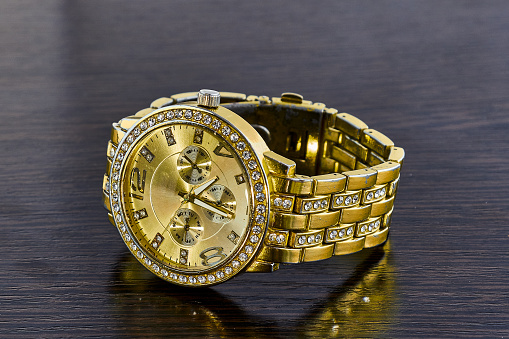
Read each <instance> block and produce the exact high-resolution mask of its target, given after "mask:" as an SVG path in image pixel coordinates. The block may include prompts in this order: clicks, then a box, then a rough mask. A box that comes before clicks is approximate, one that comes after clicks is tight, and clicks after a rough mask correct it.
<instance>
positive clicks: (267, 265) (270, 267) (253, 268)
mask: <svg viewBox="0 0 509 339" xmlns="http://www.w3.org/2000/svg"><path fill="white" fill-rule="evenodd" d="M278 269H279V264H278V263H273V262H268V261H264V260H254V261H253V262H252V263H251V264H250V265H249V266H248V267H247V269H246V272H256V273H270V272H274V271H277V270H278Z"/></svg>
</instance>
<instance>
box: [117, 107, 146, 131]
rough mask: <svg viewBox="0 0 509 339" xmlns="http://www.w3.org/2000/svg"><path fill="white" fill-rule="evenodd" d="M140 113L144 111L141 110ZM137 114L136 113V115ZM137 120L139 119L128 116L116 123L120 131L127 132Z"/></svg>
mask: <svg viewBox="0 0 509 339" xmlns="http://www.w3.org/2000/svg"><path fill="white" fill-rule="evenodd" d="M141 111H144V110H141ZM141 111H140V112H141ZM138 113H139V112H138ZM138 113H136V114H138ZM138 120H140V118H139V117H137V116H135V115H130V116H128V117H125V118H123V119H122V120H120V121H119V122H118V125H119V127H120V128H121V129H123V130H125V131H127V130H128V129H129V128H131V127H132V126H133V125H135V124H136V123H137V122H138Z"/></svg>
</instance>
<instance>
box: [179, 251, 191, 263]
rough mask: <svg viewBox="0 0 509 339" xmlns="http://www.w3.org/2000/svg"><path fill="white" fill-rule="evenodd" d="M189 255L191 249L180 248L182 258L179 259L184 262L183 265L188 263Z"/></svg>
mask: <svg viewBox="0 0 509 339" xmlns="http://www.w3.org/2000/svg"><path fill="white" fill-rule="evenodd" d="M188 255H189V251H188V250H186V249H184V248H181V249H180V259H179V262H180V263H181V264H182V265H186V264H187V257H188Z"/></svg>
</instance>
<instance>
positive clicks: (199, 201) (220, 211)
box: [192, 197, 233, 219]
mask: <svg viewBox="0 0 509 339" xmlns="http://www.w3.org/2000/svg"><path fill="white" fill-rule="evenodd" d="M192 203H193V204H195V205H197V206H200V207H203V208H205V209H206V210H209V211H211V212H213V213H216V214H219V215H220V216H222V217H226V218H229V219H232V218H233V214H232V213H230V212H228V211H226V210H224V209H222V208H218V207H215V206H213V205H211V204H210V202H208V201H205V200H202V199H200V198H198V197H194V199H193V201H192Z"/></svg>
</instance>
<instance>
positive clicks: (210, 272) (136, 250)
mask: <svg viewBox="0 0 509 339" xmlns="http://www.w3.org/2000/svg"><path fill="white" fill-rule="evenodd" d="M189 111H191V112H192V114H189ZM184 112H185V113H188V114H183V113H184ZM174 116H175V118H176V119H175V120H173V117H174ZM196 116H199V117H200V118H201V117H202V116H203V117H204V119H201V120H199V121H197V119H195V118H194V117H196ZM209 117H210V118H209ZM177 119H178V120H177ZM211 119H212V121H215V122H216V123H215V124H216V125H215V126H211V125H210V123H211ZM186 121H188V122H187V124H191V125H196V126H200V128H203V129H207V130H210V132H212V133H215V135H216V136H218V137H219V138H222V139H223V140H224V141H225V142H227V143H228V144H229V145H230V146H231V148H232V150H233V152H235V153H236V156H237V157H238V159H239V163H240V164H242V166H243V167H244V170H245V172H246V173H247V174H248V178H247V180H246V181H247V182H248V184H249V187H250V190H249V192H250V200H249V204H250V207H251V211H253V212H252V213H254V211H255V210H256V211H257V212H258V213H260V214H261V216H262V217H263V218H264V219H265V220H266V221H267V220H268V219H269V218H268V214H269V210H268V208H265V209H263V211H262V210H261V209H256V205H258V204H259V203H267V198H266V197H267V194H268V192H269V190H268V183H267V180H266V177H265V176H264V175H261V174H260V170H259V168H262V167H263V166H261V163H260V162H259V161H260V160H259V158H258V157H259V156H261V155H258V154H257V153H256V152H255V150H254V149H253V147H252V145H251V144H250V143H249V142H248V140H247V139H246V138H245V137H244V135H243V134H242V133H241V132H240V131H239V130H237V129H236V127H235V126H234V125H232V124H231V123H230V122H229V121H227V120H225V119H224V118H223V117H222V116H221V114H219V113H216V112H212V111H208V110H204V109H202V108H197V107H193V106H185V105H174V106H169V107H164V108H161V109H158V110H155V111H153V112H152V113H151V114H149V115H147V116H145V117H143V118H141V119H140V120H139V121H138V122H137V123H136V124H134V125H133V126H132V127H131V128H130V129H129V130H128V131H127V132H126V134H125V136H124V138H123V139H122V141H121V142H120V143H119V145H118V147H119V148H121V149H122V150H124V151H125V156H124V157H123V159H119V158H118V154H117V158H114V159H113V163H115V161H117V162H120V163H121V166H120V168H115V167H114V166H112V168H111V170H110V173H109V175H110V178H111V177H113V175H118V174H119V173H123V172H124V170H125V166H126V164H127V161H128V159H129V158H130V157H131V156H132V154H131V151H132V150H133V149H134V148H135V147H137V144H138V143H139V142H140V140H143V137H144V135H145V134H147V133H150V132H151V131H152V130H153V129H154V128H159V127H162V126H170V125H173V124H175V123H179V124H181V123H186ZM141 124H143V127H144V128H141ZM146 125H149V126H153V128H146V127H145V126H146ZM216 126H229V127H230V128H231V131H232V133H234V132H235V133H236V134H237V135H238V136H239V137H238V141H242V143H243V144H244V145H245V146H244V147H241V149H238V147H235V142H236V141H237V140H235V141H232V140H231V138H230V137H226V136H221V135H220V134H219V133H217V132H216V131H215V130H216ZM133 131H135V132H133ZM234 139H236V138H235V137H234ZM246 152H248V153H246ZM247 154H249V155H250V157H247ZM121 180H122V179H121ZM257 183H260V184H261V185H263V187H262V189H261V190H260V185H257V188H258V190H260V191H261V192H260V191H258V192H256V191H255V190H254V185H255V184H257ZM119 186H122V185H119ZM109 193H110V196H113V195H116V196H122V195H121V194H122V192H121V188H120V187H116V188H115V189H113V188H112V187H110V190H109ZM119 200H122V199H119ZM115 203H118V202H115ZM113 204H114V201H113V200H111V201H110V207H111V209H112V211H113ZM121 205H122V208H121V209H120V212H113V213H112V214H113V220H114V221H115V224H116V226H117V228H118V229H119V231H120V232H121V234H124V237H123V239H124V241H125V242H126V245H127V246H128V248H129V250H130V251H131V252H132V253H133V255H134V256H135V257H136V258H137V259H138V260H139V261H140V262H141V263H142V264H143V265H144V266H145V267H146V268H147V269H148V270H150V271H151V272H152V273H154V274H156V275H157V276H159V277H160V278H162V279H164V280H167V281H170V282H172V283H174V284H179V285H188V286H204V285H213V284H217V283H220V282H223V281H225V280H228V279H229V278H231V277H233V276H235V274H236V273H238V272H240V271H241V270H242V269H243V268H244V267H245V266H246V265H247V264H248V263H249V262H250V261H251V258H252V257H253V256H254V255H255V254H256V252H257V249H258V248H259V246H260V245H261V243H262V240H263V236H261V237H252V236H250V233H249V230H250V229H251V228H252V227H253V226H254V224H255V220H254V218H251V219H250V221H249V222H248V224H247V225H246V229H247V231H246V235H245V238H244V239H243V240H242V241H243V243H242V244H241V245H240V246H238V247H236V248H235V252H234V253H233V254H231V255H230V257H229V258H227V259H226V260H225V261H224V262H222V263H221V264H220V265H218V266H215V267H213V268H211V269H207V270H202V271H196V272H178V271H177V270H176V269H175V268H173V267H171V266H168V265H167V264H165V263H164V262H162V261H161V260H160V259H158V258H155V257H154V256H153V255H152V254H150V253H148V252H146V251H145V249H144V248H143V247H142V246H139V245H138V244H137V243H138V240H137V239H136V237H134V236H133V235H132V233H131V229H130V227H127V229H126V228H125V225H126V224H127V225H131V221H130V219H129V218H128V217H127V215H126V211H125V207H124V201H123V200H122V202H121ZM267 206H268V205H267ZM258 220H261V218H258ZM121 226H122V228H121ZM256 227H257V228H261V232H260V233H261V234H262V235H263V234H264V233H265V230H266V227H267V224H266V222H265V223H264V224H258V225H257V226H256ZM122 229H123V231H122ZM252 240H257V241H256V242H252ZM248 244H249V245H248ZM246 246H250V247H249V248H248V250H247V251H246V250H245V249H246ZM253 247H254V250H252V249H251V248H253ZM239 258H240V259H239ZM239 261H240V263H239ZM225 268H228V272H229V271H230V270H232V272H231V274H230V273H228V275H229V276H226V275H224V274H223V271H224V269H225ZM219 272H221V273H219ZM204 275H205V276H207V277H208V278H209V279H203V276H204ZM176 276H179V277H182V278H180V279H173V278H171V277H176ZM218 276H219V277H221V278H217V279H210V277H218Z"/></svg>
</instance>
